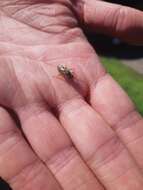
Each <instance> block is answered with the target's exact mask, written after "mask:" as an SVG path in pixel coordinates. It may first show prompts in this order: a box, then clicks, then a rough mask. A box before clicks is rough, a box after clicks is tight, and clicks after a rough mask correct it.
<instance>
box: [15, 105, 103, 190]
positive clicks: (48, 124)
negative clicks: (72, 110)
mask: <svg viewBox="0 0 143 190" xmlns="http://www.w3.org/2000/svg"><path fill="white" fill-rule="evenodd" d="M17 113H18V114H19V116H20V119H21V123H22V128H23V131H24V133H25V135H26V136H27V138H28V140H29V142H30V144H31V145H32V147H33V149H34V150H35V152H36V153H37V154H38V155H39V157H40V158H41V159H42V161H43V162H44V163H45V165H47V167H49V168H50V170H51V171H52V173H53V174H54V176H55V177H56V179H57V180H58V181H59V183H60V184H61V186H62V187H63V189H66V190H74V189H80V190H85V189H90V190H94V189H98V190H103V188H102V186H101V185H100V184H99V182H98V181H97V179H96V178H95V176H94V175H93V173H92V172H91V171H90V170H89V169H88V167H87V166H86V164H85V163H84V162H83V160H82V159H81V158H80V156H79V154H78V152H77V151H76V150H75V148H74V147H73V145H72V142H71V140H70V139H69V137H68V136H67V134H66V133H65V132H64V130H63V129H62V127H61V125H60V123H59V122H58V121H57V119H56V118H55V117H54V116H53V115H52V113H51V112H50V111H48V110H47V107H46V106H43V105H42V106H41V105H35V104H33V105H32V106H31V105H27V106H26V107H25V108H22V109H20V108H19V109H17Z"/></svg>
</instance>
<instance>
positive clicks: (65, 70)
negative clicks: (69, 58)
mask: <svg viewBox="0 0 143 190" xmlns="http://www.w3.org/2000/svg"><path fill="white" fill-rule="evenodd" d="M57 69H58V71H59V73H60V74H61V75H62V76H64V77H65V78H67V79H72V78H73V77H74V76H73V72H72V70H71V69H69V68H67V67H66V66H63V65H58V66H57Z"/></svg>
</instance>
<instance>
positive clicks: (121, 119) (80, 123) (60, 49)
mask: <svg viewBox="0 0 143 190" xmlns="http://www.w3.org/2000/svg"><path fill="white" fill-rule="evenodd" d="M85 28H86V29H87V28H88V29H90V30H92V31H96V32H101V33H106V34H110V35H114V36H117V37H119V38H121V39H123V40H125V41H127V42H130V43H135V44H142V43H143V35H142V33H143V13H142V12H141V11H137V10H134V9H130V8H125V7H122V6H119V5H113V4H108V3H105V2H102V1H96V0H83V1H80V0H79V1H78V0H77V1H76V0H71V1H70V0H41V1H40V0H0V105H1V107H0V121H1V122H0V176H1V177H2V178H3V179H4V180H6V181H7V182H8V183H9V184H10V186H11V187H12V188H13V189H14V190H21V189H22V190H41V189H42V190H62V189H64V190H76V189H78V190H103V189H106V190H141V189H142V186H143V174H142V169H143V149H142V146H143V120H142V117H141V116H140V115H139V113H137V111H136V110H135V107H134V104H133V103H132V101H131V100H130V99H129V98H128V96H127V95H126V93H125V92H124V91H123V90H122V89H121V88H120V87H119V86H118V84H117V83H116V82H115V81H114V80H113V79H112V77H111V76H110V75H109V74H107V73H106V71H105V69H104V68H103V66H102V64H101V63H100V61H99V59H98V57H97V55H96V53H95V51H94V49H93V48H92V47H91V45H90V44H89V42H88V41H87V40H86V37H85V35H84V33H83V30H84V29H85ZM57 65H65V66H67V67H68V68H69V69H72V70H73V73H74V74H73V75H74V78H73V79H71V80H66V79H64V78H63V77H62V76H60V75H59V73H58V71H57ZM7 109H10V110H12V111H13V112H15V113H16V114H17V117H18V118H19V120H20V123H21V130H20V129H18V128H17V123H16V122H15V120H13V119H12V116H11V114H9V113H8V111H7Z"/></svg>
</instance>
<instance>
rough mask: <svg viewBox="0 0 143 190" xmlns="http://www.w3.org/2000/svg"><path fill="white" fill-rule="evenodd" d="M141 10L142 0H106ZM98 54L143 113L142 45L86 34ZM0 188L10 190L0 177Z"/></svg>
mask: <svg viewBox="0 0 143 190" xmlns="http://www.w3.org/2000/svg"><path fill="white" fill-rule="evenodd" d="M108 2H113V3H120V4H123V5H128V6H130V7H135V8H137V9H140V10H143V1H142V0H111V1H110V0H108ZM87 36H88V39H89V41H90V42H91V44H92V45H93V46H94V47H95V50H96V52H97V53H98V55H100V58H101V62H102V63H103V64H104V66H105V67H106V69H107V70H108V72H109V73H110V74H111V75H112V76H113V78H114V79H115V80H116V81H118V82H119V83H120V85H121V86H122V87H123V88H124V89H125V91H126V92H127V93H128V95H129V96H130V97H131V99H132V100H133V101H134V103H135V104H136V107H137V109H138V111H139V112H140V113H141V114H142V115H143V46H142V47H141V46H140V47H138V46H132V45H128V44H126V43H123V42H122V41H120V40H119V39H117V38H111V37H107V36H103V35H91V34H87ZM0 190H11V189H10V187H9V186H8V185H7V184H6V183H5V182H4V181H3V180H2V179H0Z"/></svg>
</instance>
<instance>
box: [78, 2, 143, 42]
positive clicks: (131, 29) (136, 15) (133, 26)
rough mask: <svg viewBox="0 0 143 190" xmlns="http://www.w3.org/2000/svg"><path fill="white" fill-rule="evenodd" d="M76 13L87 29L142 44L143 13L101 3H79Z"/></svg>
mask: <svg viewBox="0 0 143 190" xmlns="http://www.w3.org/2000/svg"><path fill="white" fill-rule="evenodd" d="M79 2H82V3H79V6H77V8H76V9H77V12H78V13H79V15H80V17H81V19H82V20H83V22H84V24H85V26H87V27H89V29H91V30H93V31H95V32H100V33H103V34H109V35H112V36H116V37H119V38H121V39H122V40H124V41H127V42H131V43H135V44H143V35H142V34H143V12H142V11H139V10H136V9H133V8H129V7H125V6H121V5H117V4H112V3H107V2H103V1H95V0H82V1H79Z"/></svg>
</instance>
